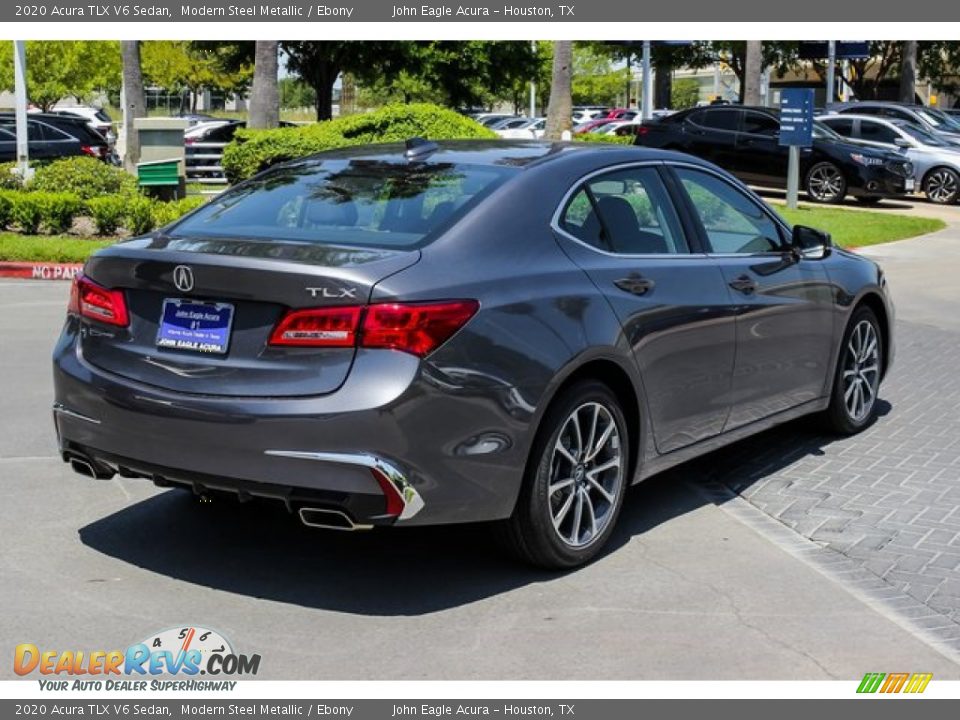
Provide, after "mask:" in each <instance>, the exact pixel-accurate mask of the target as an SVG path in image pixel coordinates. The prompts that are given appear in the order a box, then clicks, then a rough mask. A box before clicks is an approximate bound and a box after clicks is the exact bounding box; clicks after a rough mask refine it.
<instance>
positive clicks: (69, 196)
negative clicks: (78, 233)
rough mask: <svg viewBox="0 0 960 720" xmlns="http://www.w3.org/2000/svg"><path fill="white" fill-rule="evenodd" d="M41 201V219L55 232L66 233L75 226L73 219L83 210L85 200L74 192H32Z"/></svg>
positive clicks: (48, 228)
mask: <svg viewBox="0 0 960 720" xmlns="http://www.w3.org/2000/svg"><path fill="white" fill-rule="evenodd" d="M30 194H31V195H35V196H36V199H37V202H39V203H40V219H41V222H42V223H43V225H44V226H45V227H46V229H47V230H48V231H49V232H51V233H53V234H59V233H65V232H67V231H68V230H70V228H71V227H72V226H73V219H74V218H75V217H76V216H77V215H79V214H80V213H82V212H83V210H84V205H83V201H82V200H81V199H80V198H78V197H77V196H76V195H74V194H73V193H66V192H62V193H30Z"/></svg>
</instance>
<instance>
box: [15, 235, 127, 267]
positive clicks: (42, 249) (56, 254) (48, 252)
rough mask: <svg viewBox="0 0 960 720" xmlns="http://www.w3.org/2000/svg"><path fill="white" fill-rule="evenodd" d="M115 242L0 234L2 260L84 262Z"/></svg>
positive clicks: (54, 236) (103, 239) (109, 239)
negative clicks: (94, 252)
mask: <svg viewBox="0 0 960 720" xmlns="http://www.w3.org/2000/svg"><path fill="white" fill-rule="evenodd" d="M114 242H116V241H115V240H114V239H111V238H96V239H89V240H88V239H87V238H79V237H66V236H63V235H19V234H18V233H11V232H0V260H14V261H22V262H62V263H82V262H83V261H84V260H86V259H87V257H88V256H89V255H90V253H92V252H93V251H94V250H99V249H100V248H102V247H106V246H107V245H111V244H113V243H114Z"/></svg>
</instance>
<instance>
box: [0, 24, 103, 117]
mask: <svg viewBox="0 0 960 720" xmlns="http://www.w3.org/2000/svg"><path fill="white" fill-rule="evenodd" d="M26 57H27V88H28V90H29V93H30V97H29V100H30V102H32V103H33V104H34V105H36V106H37V107H39V108H41V109H42V110H49V109H50V108H51V107H53V106H54V105H55V104H56V103H57V102H58V101H59V100H63V99H64V98H68V97H73V98H76V99H77V100H80V101H86V100H89V98H90V96H91V95H92V94H93V93H94V91H96V90H101V89H102V90H106V91H111V90H113V91H115V90H116V89H117V88H119V86H120V46H119V44H118V43H117V42H108V41H93V40H70V41H47V40H42V41H30V42H27V45H26ZM13 84H14V81H13V43H11V42H3V43H0V89H3V90H10V91H12V90H13Z"/></svg>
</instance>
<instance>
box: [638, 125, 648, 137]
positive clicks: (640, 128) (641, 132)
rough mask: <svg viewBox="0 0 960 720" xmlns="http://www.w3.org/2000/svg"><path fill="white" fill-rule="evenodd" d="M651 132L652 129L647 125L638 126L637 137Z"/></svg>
mask: <svg viewBox="0 0 960 720" xmlns="http://www.w3.org/2000/svg"><path fill="white" fill-rule="evenodd" d="M649 132H650V128H648V127H647V126H646V125H638V126H637V135H647V134H648V133H649Z"/></svg>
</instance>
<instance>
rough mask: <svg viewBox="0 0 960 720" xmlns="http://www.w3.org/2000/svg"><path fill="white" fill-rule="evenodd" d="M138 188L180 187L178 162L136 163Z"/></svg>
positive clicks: (177, 160)
mask: <svg viewBox="0 0 960 720" xmlns="http://www.w3.org/2000/svg"><path fill="white" fill-rule="evenodd" d="M137 180H138V181H139V183H140V187H169V186H171V185H172V186H178V185H180V160H179V159H178V158H173V159H171V160H151V161H149V162H141V163H137Z"/></svg>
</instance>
